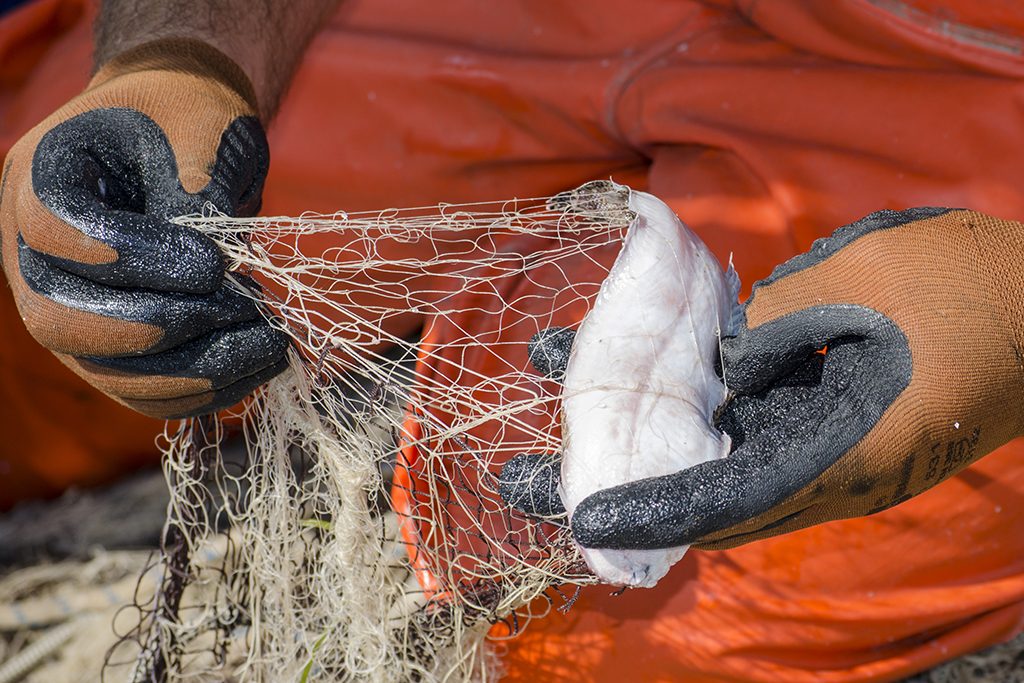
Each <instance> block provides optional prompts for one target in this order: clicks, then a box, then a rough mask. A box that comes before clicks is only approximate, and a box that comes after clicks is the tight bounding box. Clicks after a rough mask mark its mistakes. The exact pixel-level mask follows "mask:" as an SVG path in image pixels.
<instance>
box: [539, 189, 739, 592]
mask: <svg viewBox="0 0 1024 683" xmlns="http://www.w3.org/2000/svg"><path fill="white" fill-rule="evenodd" d="M618 189H626V188H618ZM629 208H630V209H631V210H632V211H633V212H634V213H635V214H636V218H635V219H634V220H633V222H632V223H631V224H630V226H629V230H628V232H627V233H626V239H625V242H624V244H623V247H622V251H621V252H620V254H619V256H618V258H617V259H616V261H615V264H614V265H613V266H612V269H611V272H609V274H608V277H607V278H606V279H605V281H604V282H603V283H602V285H601V289H600V292H599V293H598V295H597V299H596V301H595V303H594V307H593V309H592V310H591V311H590V313H589V314H588V315H587V316H586V318H584V320H583V322H582V323H581V325H580V327H579V330H578V332H577V333H576V338H575V340H574V342H573V345H572V353H571V355H570V357H569V362H568V365H567V367H566V372H565V379H564V384H563V393H562V396H563V403H562V416H563V418H562V419H563V431H562V433H563V436H564V445H563V459H562V482H561V488H560V490H559V493H560V494H561V496H562V502H563V503H564V504H565V508H566V510H567V511H568V513H569V516H570V518H571V517H572V514H573V512H574V511H575V509H576V506H577V505H578V504H579V503H580V501H582V500H583V499H584V498H586V497H587V496H589V495H590V494H592V493H594V492H595V491H600V490H602V489H606V488H610V487H612V486H617V485H619V484H625V483H628V482H631V481H636V480H638V479H645V478H647V477H658V476H663V475H667V474H672V473H674V472H678V471H680V470H682V469H685V468H688V467H692V466H694V465H696V464H698V463H701V462H705V461H707V460H711V459H714V458H721V457H724V456H726V455H727V454H728V453H729V446H730V439H729V437H728V436H727V435H725V434H722V433H721V432H719V431H718V430H716V429H715V427H714V426H713V425H712V418H713V415H714V411H715V409H716V408H717V407H718V406H719V405H721V404H722V403H723V402H724V401H725V397H726V388H725V385H724V384H723V382H722V381H721V380H720V379H719V378H718V376H717V374H716V373H715V357H716V355H717V354H718V340H719V338H720V336H721V335H722V334H733V333H734V332H733V330H732V328H733V327H734V325H735V320H736V319H737V312H738V304H737V295H738V290H739V278H738V277H737V276H736V273H735V271H734V270H733V269H732V266H731V264H730V267H729V271H728V273H723V271H722V268H721V267H720V266H719V264H718V261H717V260H716V259H715V257H714V256H713V255H712V254H711V252H710V251H708V249H707V247H706V246H705V245H704V243H703V242H701V241H700V239H699V238H698V237H697V236H696V235H695V234H693V233H692V232H690V230H688V229H687V228H686V226H685V225H683V224H682V222H680V220H679V219H678V218H676V216H675V214H674V213H673V212H672V210H671V209H670V208H669V207H668V206H666V205H665V204H664V203H663V202H662V201H660V200H659V199H657V198H656V197H654V196H652V195H650V194H646V193H644V192H636V191H632V190H630V193H629ZM686 548H687V546H682V547H678V548H668V549H664V550H603V549H586V548H583V549H582V551H583V557H584V558H585V559H586V561H587V564H588V565H589V566H590V568H591V570H593V571H594V573H595V574H596V575H597V576H598V577H599V578H600V579H601V580H602V581H604V582H606V583H611V584H616V585H627V586H640V587H651V586H653V585H655V583H657V582H658V580H659V579H661V577H663V576H664V575H665V574H666V573H667V572H668V570H669V567H671V566H672V565H673V564H675V563H676V562H678V561H679V559H680V558H682V556H683V554H684V553H685V552H686Z"/></svg>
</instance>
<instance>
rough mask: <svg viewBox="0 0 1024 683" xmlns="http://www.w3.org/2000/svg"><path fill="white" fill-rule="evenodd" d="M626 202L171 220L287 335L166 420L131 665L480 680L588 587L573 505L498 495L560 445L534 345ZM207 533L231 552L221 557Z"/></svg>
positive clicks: (573, 309)
mask: <svg viewBox="0 0 1024 683" xmlns="http://www.w3.org/2000/svg"><path fill="white" fill-rule="evenodd" d="M627 202H628V189H626V188H623V187H622V186H618V185H615V184H613V183H610V182H597V183H590V184H588V185H585V186H582V187H581V188H577V189H576V190H573V191H571V192H566V193H562V194H559V195H556V196H554V197H545V198H536V199H526V200H512V201H503V202H494V203H481V204H468V205H441V206H437V207H429V208H416V209H403V210H388V211H382V212H367V213H349V214H346V213H338V214H333V215H319V214H307V215H303V216H300V217H298V218H280V217H278V218H245V219H239V218H231V217H227V216H223V215H216V214H213V213H210V214H206V215H202V216H187V217H183V218H181V219H178V220H179V221H180V222H181V223H183V224H186V225H191V226H193V227H195V228H197V229H200V230H202V231H203V232H205V233H206V234H208V235H210V236H211V237H212V238H213V239H214V240H216V241H217V243H218V244H219V245H220V246H221V247H222V248H223V250H224V252H225V253H226V254H227V258H228V262H229V263H230V264H231V265H230V277H231V278H232V280H233V281H234V282H235V284H236V285H237V286H238V287H239V288H240V289H241V290H243V291H245V292H248V294H249V295H250V296H252V297H254V298H256V299H258V300H259V301H260V302H261V303H262V304H263V306H264V308H265V310H266V311H267V314H268V316H270V317H271V318H272V320H273V324H275V325H277V326H278V327H280V328H281V329H282V330H284V331H285V332H286V333H287V334H288V335H289V336H290V338H291V340H292V342H293V344H292V349H291V351H290V367H289V370H288V371H287V372H285V373H284V374H283V375H281V376H279V377H278V378H276V379H274V380H273V381H272V382H270V383H269V384H268V385H266V386H265V387H264V388H262V389H261V390H260V391H259V392H257V394H256V395H254V396H253V397H252V398H251V399H250V400H249V401H248V402H247V403H246V404H245V405H244V406H243V407H242V408H240V409H239V410H238V411H236V413H235V414H230V415H221V416H219V417H218V418H201V419H193V420H188V421H184V422H181V423H174V424H169V426H168V428H167V432H166V434H165V440H164V441H165V443H164V451H165V454H166V457H165V463H166V464H165V467H166V471H167V478H168V482H169V484H170V488H171V503H170V507H169V510H168V513H169V514H168V523H167V527H166V530H165V534H164V553H163V556H164V559H163V562H164V570H163V580H162V581H161V582H160V585H159V588H158V590H157V591H156V592H155V594H154V595H153V597H152V598H150V599H147V600H145V601H142V600H140V601H139V604H138V605H137V608H138V609H139V610H140V619H139V623H140V626H139V628H138V629H137V630H135V631H133V632H132V633H130V634H127V636H126V637H128V638H131V639H134V640H136V641H138V643H139V645H140V647H141V652H142V654H141V655H140V656H139V657H138V658H137V660H136V661H135V662H134V664H133V665H132V666H131V667H130V668H131V672H130V674H129V678H130V679H132V680H136V681H143V680H163V679H167V678H170V679H172V680H224V679H225V675H226V674H225V671H224V667H223V663H224V661H225V659H226V658H227V656H228V653H229V652H236V651H238V650H239V649H242V650H243V651H244V653H245V656H244V664H243V665H241V666H240V667H236V668H235V670H234V671H233V672H232V674H231V675H232V676H234V677H236V678H237V679H238V680H254V681H255V680H267V681H277V680H374V681H395V680H421V681H434V680H445V681H459V680H492V679H493V678H494V677H495V676H496V674H497V672H498V671H499V670H500V662H499V661H498V658H497V657H496V656H495V655H494V648H493V647H490V645H489V643H493V642H494V641H496V640H500V639H502V638H506V637H512V636H514V635H515V634H516V633H518V632H519V631H521V630H522V629H523V628H524V627H526V625H527V623H528V622H529V620H530V619H532V618H535V617H537V616H539V615H541V614H543V613H545V612H546V611H547V610H550V609H553V608H565V607H567V606H568V605H570V604H571V601H572V586H573V585H576V586H578V585H581V584H586V583H592V582H593V581H594V579H593V577H592V576H591V575H590V574H589V572H588V570H587V568H586V565H585V563H583V562H582V559H581V557H580V555H579V553H578V551H577V549H576V548H575V547H574V545H573V543H572V541H571V539H570V538H569V536H568V532H567V529H566V525H565V520H564V518H560V517H558V516H552V517H547V518H541V517H532V516H528V515H525V514H523V513H521V512H519V511H517V510H516V509H514V508H511V507H510V506H509V505H508V504H507V503H505V501H503V500H502V498H501V496H499V494H498V475H499V473H500V471H501V468H502V465H503V464H504V463H505V462H507V461H508V459H509V458H511V457H513V456H515V455H517V454H520V453H537V454H554V453H558V452H559V450H560V425H559V422H560V421H559V403H560V399H559V391H560V387H559V385H558V384H557V383H556V382H555V381H553V380H551V379H549V378H546V377H544V376H542V375H541V374H539V373H538V372H537V371H536V370H534V369H533V368H532V367H531V366H530V363H529V361H528V356H527V347H528V343H529V341H530V339H531V338H532V337H533V336H534V335H535V334H537V333H538V332H540V331H541V330H544V329H546V328H549V327H551V326H566V327H574V326H576V325H577V324H578V323H579V321H580V320H581V319H582V318H583V317H584V316H585V315H586V314H587V312H588V310H589V309H590V306H591V305H592V302H593V300H594V297H595V295H596V294H597V291H598V289H599V287H600V284H601V281H602V280H603V278H604V276H605V274H606V273H607V271H608V269H609V267H610V266H611V264H612V262H613V261H614V259H615V257H616V255H617V254H618V251H619V248H620V246H621V243H622V239H623V236H624V234H625V231H626V229H627V228H628V226H629V224H630V222H631V220H632V214H631V213H630V212H629V210H628V203H627ZM255 282H258V283H259V284H258V285H257V284H255ZM232 433H239V434H241V438H240V439H239V438H232V437H231V436H230V435H231V434H232ZM213 543H219V544H220V545H219V547H224V548H226V550H225V551H224V552H223V553H222V556H223V558H224V559H223V561H222V562H221V563H220V564H215V565H213V566H211V565H210V563H209V562H204V561H201V560H200V558H201V556H202V554H203V552H202V551H203V548H207V547H209V546H210V545H211V544H213ZM211 654H212V655H213V656H212V657H211ZM197 661H202V662H206V663H207V664H205V665H203V666H197V665H196V662H197ZM107 675H108V678H109V677H110V675H111V668H108V671H107Z"/></svg>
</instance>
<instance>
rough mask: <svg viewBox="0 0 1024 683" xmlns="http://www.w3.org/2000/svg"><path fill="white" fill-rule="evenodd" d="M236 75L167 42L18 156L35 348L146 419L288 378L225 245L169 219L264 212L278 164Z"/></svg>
mask: <svg viewBox="0 0 1024 683" xmlns="http://www.w3.org/2000/svg"><path fill="white" fill-rule="evenodd" d="M254 103H255V96H254V94H253V92H252V88H251V86H250V84H249V81H248V79H247V78H246V76H245V74H244V73H243V72H242V71H241V69H240V68H239V67H238V66H236V65H235V64H234V63H233V62H231V61H230V60H229V59H228V58H227V57H225V56H224V55H222V54H221V53H220V52H218V51H217V50H215V49H213V48H212V47H209V46H207V45H205V44H203V43H199V42H196V41H186V40H167V41H159V42H155V43H151V44H148V45H143V46H141V47H139V48H136V49H134V50H131V51H129V52H127V53H125V54H122V55H121V56H119V57H116V58H115V59H113V60H111V61H110V62H108V63H107V64H106V65H105V66H103V68H101V69H100V71H99V72H98V73H97V74H96V76H95V78H93V80H92V82H91V83H90V84H89V86H88V88H87V89H86V90H85V92H83V93H82V94H81V95H79V96H78V97H76V98H75V99H73V100H71V101H70V102H69V103H68V104H67V105H65V106H64V107H62V108H61V109H60V110H58V111H57V112H55V113H54V114H53V115H51V116H50V117H49V118H47V119H46V120H45V121H43V122H42V123H40V124H39V125H38V126H36V127H35V128H34V129H32V130H31V131H30V132H29V133H28V134H27V135H26V136H25V137H24V138H22V139H21V140H20V141H19V142H18V143H17V144H16V145H15V146H14V147H13V148H12V149H11V151H10V154H9V155H8V157H7V160H6V163H5V164H4V172H3V179H2V180H0V239H2V253H3V266H4V270H5V272H6V274H7V279H8V282H9V283H10V286H11V288H12V290H13V292H14V296H15V300H16V301H17V305H18V309H19V311H20V312H21V316H22V318H23V319H24V321H25V324H26V326H27V327H28V329H29V331H30V332H31V333H32V335H33V336H34V337H35V338H36V339H37V340H38V341H39V343H41V344H42V345H43V346H45V347H47V348H48V349H50V350H51V351H53V352H54V353H55V354H56V355H57V357H58V358H60V359H61V361H63V362H64V363H65V364H66V365H67V366H68V367H70V368H71V369H72V370H74V371H75V372H76V373H78V374H79V375H81V376H82V377H83V378H85V379H86V380H87V381H88V382H90V383H91V384H93V385H94V386H96V387H97V388H99V389H100V390H101V391H103V392H105V393H107V394H108V395H110V396H112V397H114V398H115V399H117V400H118V401H120V402H122V403H124V404H126V405H128V406H130V407H132V408H135V409H136V410H138V411H140V412H142V413H146V414H148V415H152V416H157V417H172V418H173V417H181V416H186V415H195V414H200V413H205V412H210V411H214V410H217V409H220V408H223V407H227V406H230V405H232V404H233V403H235V402H237V401H238V400H240V399H241V398H243V397H244V396H245V395H246V394H248V393H249V392H250V391H251V390H252V389H254V388H255V387H256V386H258V385H259V384H261V383H263V382H265V381H266V380H268V379H269V378H271V377H272V376H274V375H275V374H277V373H278V372H280V371H281V370H283V369H284V367H285V365H286V360H285V352H286V349H287V342H286V340H285V337H284V336H283V335H282V334H281V333H280V332H278V331H276V330H274V329H272V328H271V327H270V325H269V324H268V323H267V322H265V321H264V318H263V316H262V315H261V314H260V311H259V310H258V308H257V306H256V304H254V303H253V301H252V300H251V299H249V298H247V297H246V296H244V295H243V294H240V293H238V292H237V291H235V290H233V289H232V288H231V287H230V286H229V285H228V283H227V282H226V280H225V274H224V262H223V258H222V255H221V253H220V251H219V249H218V248H217V247H216V245H215V244H214V243H213V242H212V241H211V240H210V239H209V238H207V237H205V236H204V235H202V234H200V233H199V232H198V231H196V230H193V229H190V228H184V227H180V226H176V225H174V224H172V223H170V222H169V221H168V219H169V218H171V217H174V216H178V215H181V214H187V213H195V212H198V211H200V210H201V209H202V207H203V205H204V204H206V203H207V202H209V203H211V204H212V205H214V206H215V207H216V208H217V209H219V210H220V211H222V212H224V213H228V214H233V215H251V214H253V213H255V212H256V211H257V210H258V209H259V206H260V199H261V194H262V190H263V180H264V177H265V175H266V172H267V164H268V149H267V142H266V137H265V136H264V133H263V128H262V126H261V124H260V122H259V119H258V118H257V116H256V111H255V110H256V105H255V104H254Z"/></svg>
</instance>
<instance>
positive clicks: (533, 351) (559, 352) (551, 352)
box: [526, 327, 576, 382]
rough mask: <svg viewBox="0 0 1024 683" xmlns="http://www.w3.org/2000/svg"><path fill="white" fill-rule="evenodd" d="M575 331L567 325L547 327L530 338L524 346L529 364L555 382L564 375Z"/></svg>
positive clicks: (560, 379) (559, 380)
mask: <svg viewBox="0 0 1024 683" xmlns="http://www.w3.org/2000/svg"><path fill="white" fill-rule="evenodd" d="M575 338H576V331H575V330H573V329H571V328H568V327H547V328H545V329H543V330H541V331H540V332H538V333H537V334H535V335H533V337H531V338H530V342H529V344H528V345H527V347H526V354H527V358H529V360H530V365H532V366H533V367H534V369H535V370H536V371H537V372H539V373H540V374H542V375H544V376H545V377H547V378H549V379H553V380H555V381H556V382H561V381H562V379H563V378H564V377H565V369H566V367H567V366H568V365H569V355H570V354H571V353H572V342H573V340H574V339H575Z"/></svg>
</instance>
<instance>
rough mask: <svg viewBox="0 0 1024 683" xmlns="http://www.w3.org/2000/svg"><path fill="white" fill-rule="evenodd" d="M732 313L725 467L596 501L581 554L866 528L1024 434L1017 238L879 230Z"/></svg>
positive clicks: (1020, 230)
mask: <svg viewBox="0 0 1024 683" xmlns="http://www.w3.org/2000/svg"><path fill="white" fill-rule="evenodd" d="M745 313H746V324H745V326H744V327H743V329H742V330H741V332H740V334H739V335H738V336H737V337H735V338H733V339H727V340H724V341H723V345H722V346H723V348H722V351H723V358H724V371H725V377H726V381H727V384H728V386H729V389H730V390H731V391H732V392H735V396H734V398H733V399H732V401H731V403H729V405H728V406H727V407H726V408H725V409H724V411H722V413H721V414H720V416H719V426H720V428H722V429H723V430H724V431H726V432H727V433H729V434H730V435H731V436H732V438H733V452H732V453H731V455H730V456H729V457H727V458H725V459H722V460H717V461H711V462H706V463H703V464H700V465H698V466H696V467H693V468H691V469H688V470H685V471H683V472H680V473H677V474H673V475H670V476H666V477H657V478H652V479H646V480H641V481H637V482H633V483H630V484H626V485H623V486H618V487H615V488H611V489H607V490H604V491H599V492H597V493H595V494H593V495H592V496H590V497H589V498H587V499H585V500H584V501H583V502H582V503H581V504H580V505H579V507H578V508H577V509H576V512H575V514H574V516H573V520H572V522H573V523H572V530H573V534H574V536H575V537H576V539H577V541H578V542H579V543H580V544H581V545H584V546H587V547H596V548H622V549H626V548H633V549H639V548H664V547H671V546H678V545H685V544H693V545H695V546H696V547H699V548H707V549H720V548H729V547H733V546H736V545H741V544H743V543H747V542H750V541H754V540H758V539H762V538H766V537H769V536H775V535H778V534H783V533H786V532H789V531H794V530H796V529H801V528H804V527H807V526H811V525H813V524H819V523H821V522H826V521H829V520H834V519H843V518H848V517H856V516H861V515H868V514H871V513H874V512H878V511H880V510H884V509H886V508H889V507H892V506H893V505H897V504H899V503H901V502H903V501H905V500H907V499H909V498H911V497H913V496H915V495H917V494H919V493H921V492H922V491H925V490H926V489H928V488H930V487H932V486H934V485H936V484H938V483H939V482H941V481H943V480H944V479H946V478H948V477H950V476H952V475H953V474H956V473H957V472H958V471H960V470H961V469H963V468H964V467H966V466H967V465H969V464H970V463H971V462H973V461H975V460H977V459H978V458H980V457H982V456H983V455H985V454H986V453H989V452H990V451H992V450H993V449H995V448H997V447H998V446H1000V445H1002V444H1004V443H1006V442H1007V441H1009V440H1010V439H1012V438H1014V437H1015V436H1018V435H1020V434H1022V433H1024V409H1022V405H1024V401H1021V398H1022V389H1024V354H1022V344H1021V342H1022V336H1024V225H1022V224H1020V223H1015V222H1010V221H1003V220H999V219H995V218H992V217H989V216H985V215H983V214H979V213H975V212H971V211H963V210H947V209H913V210H909V211H902V212H893V211H882V212H879V213H875V214H872V215H870V216H868V217H866V218H864V219H862V220H860V221H858V222H856V223H854V224H852V225H849V226H846V227H843V228H840V229H839V230H837V231H836V232H835V234H834V235H833V236H832V237H830V238H828V239H824V240H819V241H818V242H816V243H815V244H814V246H813V247H812V249H811V250H810V252H809V253H806V254H803V255H800V256H797V257H795V258H793V259H791V260H790V261H788V262H786V263H784V264H782V265H781V266H779V267H778V268H776V269H775V272H773V273H772V275H771V276H770V277H769V278H768V279H766V280H764V281H762V282H759V283H758V284H757V285H756V286H755V288H754V292H753V294H752V296H751V298H750V300H749V301H748V302H747V304H746V306H745ZM823 350H824V352H823ZM521 460H523V459H521ZM515 467H517V468H518V469H520V470H521V469H522V468H523V464H522V462H519V464H517V465H516V466H515ZM513 469H515V468H513ZM549 469H550V468H549ZM539 471H540V472H542V473H543V472H544V470H543V469H540V470H539ZM518 476H519V477H520V479H522V474H521V473H519V475H518ZM538 481H539V482H541V484H538V485H537V486H536V487H535V489H539V490H550V489H551V488H552V487H551V485H550V484H544V483H543V476H541V477H538ZM519 497H520V499H523V498H524V496H523V494H522V493H521V492H520V494H519Z"/></svg>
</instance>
